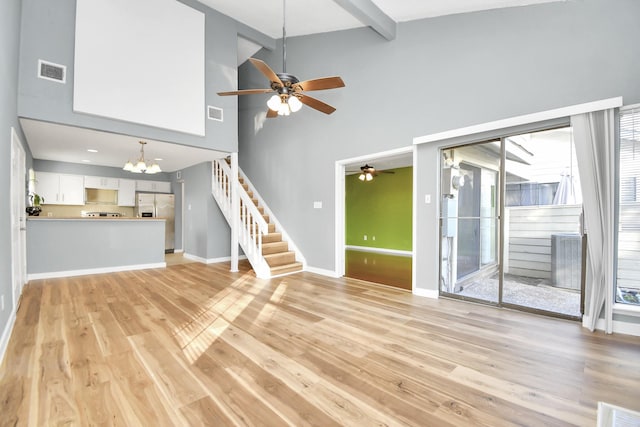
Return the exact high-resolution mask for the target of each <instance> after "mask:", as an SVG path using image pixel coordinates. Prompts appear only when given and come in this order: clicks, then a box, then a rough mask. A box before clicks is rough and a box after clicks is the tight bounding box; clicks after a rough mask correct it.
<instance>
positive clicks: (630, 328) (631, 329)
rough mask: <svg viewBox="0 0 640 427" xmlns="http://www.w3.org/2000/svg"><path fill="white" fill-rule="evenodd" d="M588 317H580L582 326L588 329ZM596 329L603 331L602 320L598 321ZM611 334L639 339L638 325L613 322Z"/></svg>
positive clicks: (639, 330) (639, 325)
mask: <svg viewBox="0 0 640 427" xmlns="http://www.w3.org/2000/svg"><path fill="white" fill-rule="evenodd" d="M589 319H590V318H589V316H583V317H582V326H583V327H585V328H588V325H589V323H590V322H589ZM596 329H597V330H599V331H604V330H605V324H604V319H598V321H597V322H596ZM613 333H614V334H624V335H632V336H636V337H640V323H629V322H621V321H620V320H614V321H613Z"/></svg>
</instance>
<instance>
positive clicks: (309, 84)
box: [218, 0, 344, 118]
mask: <svg viewBox="0 0 640 427" xmlns="http://www.w3.org/2000/svg"><path fill="white" fill-rule="evenodd" d="M285 10H286V0H282V15H283V16H282V73H276V72H275V71H273V70H272V69H271V67H269V65H267V64H266V63H265V62H264V61H261V60H259V59H255V58H249V61H250V62H251V64H253V66H254V67H256V68H257V69H258V70H259V71H260V72H261V73H262V74H264V75H265V77H266V78H267V79H269V85H270V87H269V88H265V89H243V90H235V91H231V92H218V95H220V96H229V95H255V94H261V93H270V92H275V94H274V95H273V96H272V97H271V98H269V101H267V106H268V107H269V109H268V110H267V117H268V118H274V117H278V116H288V115H290V114H291V113H295V112H296V111H299V110H300V109H301V108H302V105H303V104H304V105H306V106H308V107H311V108H313V109H315V110H318V111H320V112H323V113H325V114H331V113H333V112H334V111H336V109H335V108H334V107H332V106H331V105H329V104H326V103H324V102H322V101H320V100H319V99H316V98H313V97H311V96H309V95H307V94H305V93H304V92H305V91H307V92H309V91H315V90H326V89H336V88H340V87H344V82H343V81H342V79H341V78H340V77H338V76H333V77H320V78H317V79H311V80H304V81H300V80H299V79H298V78H297V77H296V76H294V75H293V74H289V73H287V32H286V29H285V28H286V18H285V17H286V13H285Z"/></svg>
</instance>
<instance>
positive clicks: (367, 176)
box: [358, 164, 395, 181]
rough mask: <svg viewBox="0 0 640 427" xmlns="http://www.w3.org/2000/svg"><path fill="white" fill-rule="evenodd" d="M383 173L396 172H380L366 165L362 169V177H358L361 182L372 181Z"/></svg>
mask: <svg viewBox="0 0 640 427" xmlns="http://www.w3.org/2000/svg"><path fill="white" fill-rule="evenodd" d="M381 173H395V172H394V171H386V170H383V171H379V170H376V168H374V167H373V166H371V165H369V164H366V165H364V166H361V167H360V176H358V179H359V180H360V181H371V180H372V179H373V177H374V176H378V175H379V174H381Z"/></svg>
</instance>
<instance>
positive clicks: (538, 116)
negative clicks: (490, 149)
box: [413, 96, 622, 144]
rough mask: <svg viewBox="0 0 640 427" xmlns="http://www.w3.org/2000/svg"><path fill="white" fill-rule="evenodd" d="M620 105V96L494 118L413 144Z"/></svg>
mask: <svg viewBox="0 0 640 427" xmlns="http://www.w3.org/2000/svg"><path fill="white" fill-rule="evenodd" d="M618 107H622V97H621V96H619V97H616V98H609V99H603V100H600V101H593V102H587V103H584V104H577V105H572V106H569V107H563V108H556V109H554V110H547V111H541V112H539V113H532V114H525V115H523V116H516V117H510V118H508V119H502V120H496V121H493V122H488V123H482V124H479V125H473V126H467V127H463V128H458V129H453V130H448V131H445V132H439V133H433V134H431V135H424V136H418V137H415V138H413V143H414V144H426V143H430V142H436V141H444V140H447V139H451V138H458V137H461V136H468V135H475V134H479V133H482V132H490V131H494V130H499V129H506V128H509V127H513V126H521V125H526V124H529V123H537V122H542V121H546V120H553V119H560V118H562V117H570V116H573V115H576V114H584V113H590V112H593V111H601V110H606V109H609V108H618Z"/></svg>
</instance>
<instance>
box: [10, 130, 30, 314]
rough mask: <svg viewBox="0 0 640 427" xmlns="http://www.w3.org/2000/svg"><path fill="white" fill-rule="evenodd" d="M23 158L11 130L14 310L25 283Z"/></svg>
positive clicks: (24, 172)
mask: <svg viewBox="0 0 640 427" xmlns="http://www.w3.org/2000/svg"><path fill="white" fill-rule="evenodd" d="M25 158H26V155H25V151H24V148H23V147H22V143H21V142H20V139H19V138H18V135H17V134H16V131H15V129H13V128H11V280H12V289H13V298H12V299H13V301H12V303H13V308H14V310H17V308H18V301H19V300H20V295H21V294H22V287H23V285H24V284H25V283H26V281H27V256H26V255H27V253H26V247H27V245H26V229H27V223H26V218H25V215H26V214H25V199H26V194H25V186H26V179H25V177H26V165H25V163H26V162H25Z"/></svg>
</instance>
